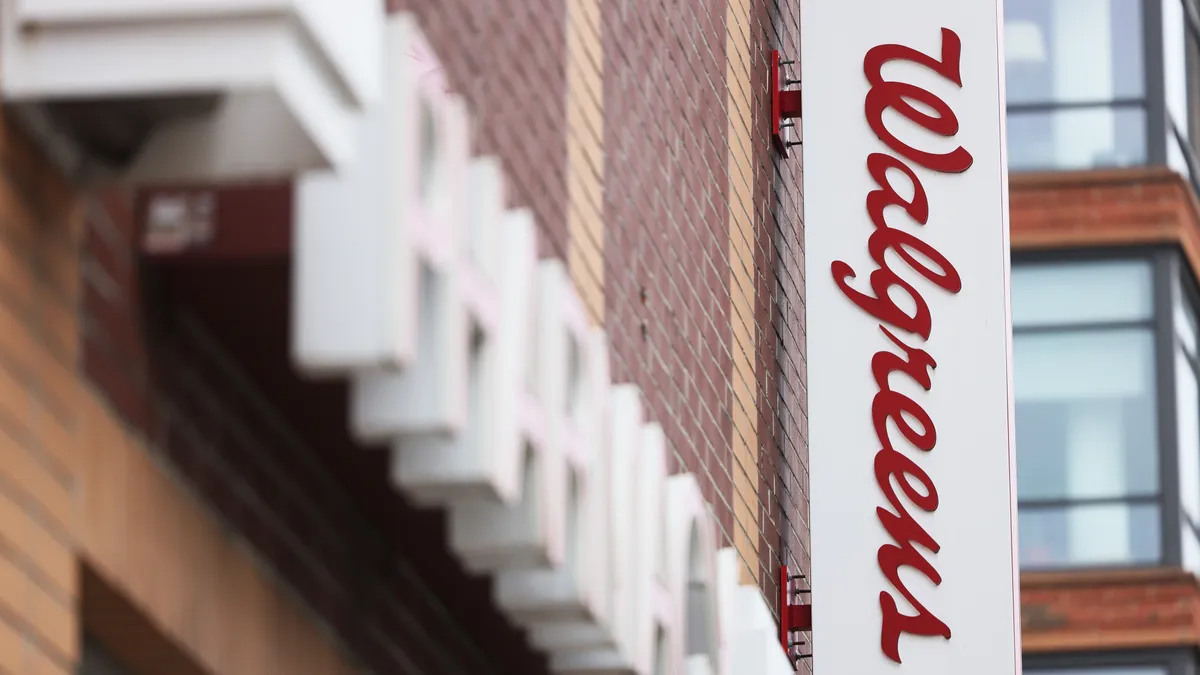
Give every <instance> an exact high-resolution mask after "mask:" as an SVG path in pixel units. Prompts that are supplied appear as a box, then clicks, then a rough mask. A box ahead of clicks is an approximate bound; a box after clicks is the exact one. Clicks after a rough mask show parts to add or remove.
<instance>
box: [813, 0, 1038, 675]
mask: <svg viewBox="0 0 1200 675" xmlns="http://www.w3.org/2000/svg"><path fill="white" fill-rule="evenodd" d="M801 26H802V30H803V35H802V43H803V54H802V59H801V62H802V63H803V64H804V66H805V67H804V68H803V73H802V82H803V85H802V86H803V87H804V98H805V100H806V101H808V102H809V105H808V106H807V107H806V109H805V110H804V120H803V123H804V129H805V131H806V133H805V145H804V148H803V156H804V168H805V172H804V173H805V186H804V187H805V190H804V193H805V256H806V265H807V269H806V281H807V295H806V300H807V331H808V348H809V351H808V354H809V359H808V363H809V380H808V386H809V402H810V403H809V419H810V437H809V438H810V453H811V465H810V469H811V472H812V476H813V481H812V488H811V499H812V502H811V514H812V516H811V523H812V540H813V543H812V584H813V646H814V652H813V659H814V661H813V667H814V670H817V671H819V672H845V673H855V674H856V675H876V674H884V673H889V674H890V673H904V672H911V673H921V674H922V675H957V674H958V673H963V672H970V673H979V674H981V675H1013V674H1014V673H1017V672H1019V670H1020V646H1019V628H1020V624H1019V617H1018V608H1019V605H1020V603H1019V601H1018V597H1017V563H1016V555H1015V554H1016V543H1015V542H1016V511H1015V496H1016V491H1015V483H1014V476H1015V471H1014V467H1013V462H1014V454H1013V447H1012V438H1013V434H1012V393H1011V388H1012V384H1011V383H1012V377H1011V367H1010V361H1011V356H1010V355H1011V337H1010V334H1011V325H1010V320H1009V310H1008V276H1009V262H1008V256H1009V241H1008V185H1007V173H1006V169H1005V153H1004V143H1005V138H1004V116H1003V111H1004V78H1003V70H1002V68H1003V62H1004V61H1003V56H1002V54H1001V46H1002V45H1003V40H1002V35H1001V28H1002V26H1003V22H1002V7H1001V2H999V0H981V1H979V2H962V1H961V0H914V1H912V2H889V1H886V0H806V2H805V3H804V4H803V8H802V12H801ZM831 26H850V27H852V28H851V29H848V30H830V29H829V28H830V27H831Z"/></svg>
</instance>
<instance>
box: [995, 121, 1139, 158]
mask: <svg viewBox="0 0 1200 675" xmlns="http://www.w3.org/2000/svg"><path fill="white" fill-rule="evenodd" d="M1145 161H1146V112H1145V111H1144V110H1142V109H1141V108H1133V107H1120V108H1114V107H1110V106H1103V107H1096V108H1070V109H1059V110H1036V111H1021V110H1017V109H1011V110H1009V111H1008V167H1009V169H1010V170H1012V171H1033V170H1044V169H1093V168H1113V167H1125V166H1136V165H1139V164H1143V163H1145Z"/></svg>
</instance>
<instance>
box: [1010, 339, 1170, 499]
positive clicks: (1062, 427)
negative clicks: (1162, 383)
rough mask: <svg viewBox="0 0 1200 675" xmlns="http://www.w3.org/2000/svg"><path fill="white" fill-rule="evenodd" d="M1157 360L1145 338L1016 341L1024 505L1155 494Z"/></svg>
mask: <svg viewBox="0 0 1200 675" xmlns="http://www.w3.org/2000/svg"><path fill="white" fill-rule="evenodd" d="M1153 350H1154V342H1153V334H1152V333H1151V331H1150V330H1149V329H1125V330H1114V331H1104V332H1093V333H1082V332H1072V333H1067V334H1061V333H1054V334H1025V335H1017V336H1016V337H1015V338H1014V340H1013V367H1014V379H1015V395H1016V413H1017V416H1016V431H1017V492H1018V495H1019V497H1020V499H1022V500H1030V499H1037V500H1047V499H1086V498H1107V497H1121V496H1125V495H1130V494H1135V495H1138V494H1140V495H1145V494H1153V493H1156V492H1157V488H1158V468H1157V467H1158V452H1157V450H1156V448H1157V435H1156V431H1155V429H1156V426H1155V411H1154V386H1153V385H1154V361H1153Z"/></svg>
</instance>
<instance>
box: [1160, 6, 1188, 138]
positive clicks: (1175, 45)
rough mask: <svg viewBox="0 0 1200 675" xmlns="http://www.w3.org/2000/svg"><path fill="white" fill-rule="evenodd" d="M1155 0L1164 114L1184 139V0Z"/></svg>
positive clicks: (1186, 115)
mask: <svg viewBox="0 0 1200 675" xmlns="http://www.w3.org/2000/svg"><path fill="white" fill-rule="evenodd" d="M1158 1H1159V2H1161V3H1162V23H1163V38H1162V39H1163V80H1164V84H1165V87H1166V99H1167V115H1169V116H1170V118H1171V120H1172V121H1174V122H1175V124H1176V125H1178V126H1179V127H1180V129H1179V131H1180V133H1181V134H1182V135H1183V137H1184V138H1187V136H1188V130H1187V121H1188V109H1187V43H1186V42H1185V39H1186V35H1187V29H1186V28H1185V27H1184V18H1183V1H1184V0H1158Z"/></svg>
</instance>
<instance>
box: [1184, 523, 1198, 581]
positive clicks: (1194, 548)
mask: <svg viewBox="0 0 1200 675" xmlns="http://www.w3.org/2000/svg"><path fill="white" fill-rule="evenodd" d="M1180 529H1181V530H1182V532H1181V533H1180V541H1182V542H1183V569H1185V570H1187V571H1188V572H1192V573H1193V574H1200V540H1197V539H1196V531H1195V530H1193V529H1192V526H1191V525H1189V524H1187V523H1184V524H1183V526H1182V527H1181V528H1180Z"/></svg>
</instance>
